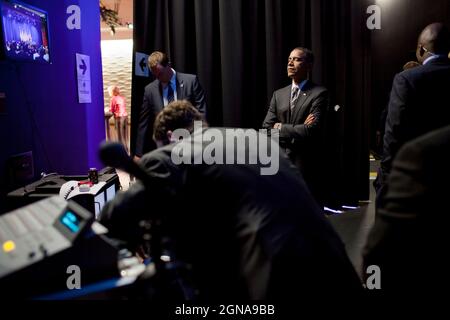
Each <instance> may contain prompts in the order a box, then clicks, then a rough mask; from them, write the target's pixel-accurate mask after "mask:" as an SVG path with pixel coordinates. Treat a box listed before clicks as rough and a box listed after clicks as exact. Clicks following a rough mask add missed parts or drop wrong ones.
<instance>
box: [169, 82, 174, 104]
mask: <svg viewBox="0 0 450 320" xmlns="http://www.w3.org/2000/svg"><path fill="white" fill-rule="evenodd" d="M174 100H175V96H174V95H173V89H172V85H171V84H170V83H169V84H168V88H167V104H169V103H171V102H172V101H174Z"/></svg>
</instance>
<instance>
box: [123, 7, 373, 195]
mask: <svg viewBox="0 0 450 320" xmlns="http://www.w3.org/2000/svg"><path fill="white" fill-rule="evenodd" d="M366 2H368V0H351V1H350V0H334V1H329V0H328V1H327V0H213V1H210V0H190V1H189V0H142V1H137V0H136V1H135V4H134V15H135V16H134V25H135V28H134V50H135V51H138V52H144V53H147V54H149V53H151V52H152V51H154V50H162V51H165V52H167V53H168V54H169V56H170V59H171V62H172V65H173V66H174V68H175V70H179V71H181V72H187V73H195V74H197V75H198V76H199V79H200V82H201V84H202V86H203V88H204V90H205V92H206V98H207V104H208V108H207V119H208V121H209V123H210V124H211V125H212V126H228V127H243V128H255V129H258V128H260V127H261V124H262V121H263V119H264V116H265V114H266V112H267V108H268V105H269V102H270V98H271V96H272V93H273V91H274V90H276V89H278V88H281V87H283V86H285V85H287V84H289V83H290V79H289V78H287V75H286V63H287V57H288V56H289V53H290V51H291V50H292V49H293V48H294V47H297V46H305V47H309V48H311V49H312V50H313V52H314V53H315V56H316V62H315V66H314V72H313V81H314V82H316V83H319V84H322V85H324V86H326V87H327V88H328V89H329V90H330V94H331V106H330V122H329V140H328V141H329V158H330V161H329V162H330V166H329V167H328V168H326V170H327V172H329V176H330V179H329V181H327V182H326V183H328V184H329V185H333V184H335V185H334V187H332V188H331V189H333V190H334V191H333V198H334V199H335V200H336V201H337V200H339V201H340V202H346V203H350V202H355V201H357V200H359V199H368V186H369V184H368V176H369V174H368V172H369V152H368V133H367V128H368V119H367V114H368V113H367V112H366V110H367V106H368V103H367V101H368V99H369V98H370V92H369V91H370V90H368V88H369V86H368V80H369V78H370V77H369V67H370V63H369V62H370V59H369V58H370V57H369V55H368V52H369V50H368V47H367V45H369V46H370V34H369V30H367V29H366V23H365V19H366V14H365V11H366V8H367V6H368V5H369V4H366ZM151 80H152V79H149V78H144V77H137V76H135V75H133V95H132V128H131V130H132V134H131V148H132V150H134V141H135V137H136V126H137V123H138V119H139V109H140V106H141V104H142V97H143V91H144V87H145V85H147V84H148V83H149V82H150V81H151ZM335 105H339V106H340V109H339V110H338V111H335V109H337V108H335ZM324 170H325V169H324Z"/></svg>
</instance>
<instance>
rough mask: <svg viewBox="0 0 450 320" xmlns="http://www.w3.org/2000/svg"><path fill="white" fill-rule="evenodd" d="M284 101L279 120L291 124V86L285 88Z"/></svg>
mask: <svg viewBox="0 0 450 320" xmlns="http://www.w3.org/2000/svg"><path fill="white" fill-rule="evenodd" d="M281 98H283V99H282V101H280V102H281V103H280V107H279V112H280V118H281V119H279V120H280V121H281V122H283V123H289V122H290V118H291V106H290V101H291V86H290V85H289V86H287V87H285V88H284V92H283V93H282V94H281Z"/></svg>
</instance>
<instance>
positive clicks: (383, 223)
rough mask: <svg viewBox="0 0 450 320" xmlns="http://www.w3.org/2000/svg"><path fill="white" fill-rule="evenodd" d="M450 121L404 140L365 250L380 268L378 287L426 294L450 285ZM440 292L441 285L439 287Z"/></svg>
mask: <svg viewBox="0 0 450 320" xmlns="http://www.w3.org/2000/svg"><path fill="white" fill-rule="evenodd" d="M449 165H450V126H447V127H444V128H441V129H438V130H435V131H432V132H430V133H428V134H426V135H423V136H421V137H419V138H416V139H414V140H412V141H410V142H408V143H406V144H405V145H404V146H403V147H402V148H401V149H400V150H399V152H398V154H397V156H396V158H395V160H394V161H393V164H392V172H391V174H390V176H389V178H388V183H387V187H386V195H385V199H384V201H383V204H382V206H381V207H380V208H379V209H378V210H377V216H376V220H375V225H374V227H373V229H372V230H371V233H370V235H369V237H368V240H367V244H366V247H365V250H364V264H365V266H368V265H372V264H375V265H378V266H379V267H380V269H381V287H382V289H383V288H384V289H385V290H388V291H402V293H403V294H407V295H411V296H415V297H425V296H424V295H428V296H433V295H435V294H436V293H437V292H436V291H434V290H435V289H436V288H447V287H448V285H449V284H450V281H449V277H448V270H449V267H450V263H449V262H448V261H449V259H448V251H449V247H450V240H449V237H448V228H449V225H450V224H449V223H450V209H449V204H448V199H449V195H450V183H449V181H450V170H449ZM439 291H440V290H439Z"/></svg>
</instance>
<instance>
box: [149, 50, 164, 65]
mask: <svg viewBox="0 0 450 320" xmlns="http://www.w3.org/2000/svg"><path fill="white" fill-rule="evenodd" d="M158 63H159V64H160V65H162V66H163V67H167V65H168V64H169V57H168V56H167V54H165V53H164V52H161V51H155V52H153V53H152V54H151V55H150V56H149V57H148V67H149V68H150V69H151V68H153V67H156V65H157V64H158Z"/></svg>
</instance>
